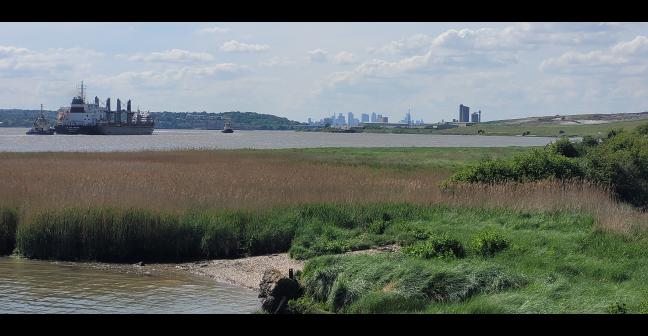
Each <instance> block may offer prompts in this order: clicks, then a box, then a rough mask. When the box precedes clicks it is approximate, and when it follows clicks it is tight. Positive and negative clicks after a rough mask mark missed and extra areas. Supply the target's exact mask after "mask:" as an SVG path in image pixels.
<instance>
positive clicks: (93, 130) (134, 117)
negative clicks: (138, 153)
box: [54, 82, 155, 135]
mask: <svg viewBox="0 0 648 336" xmlns="http://www.w3.org/2000/svg"><path fill="white" fill-rule="evenodd" d="M80 89H81V92H80V94H79V95H78V96H76V97H74V98H72V103H71V104H70V106H69V107H62V108H61V109H59V111H58V117H57V121H56V126H55V127H54V130H55V131H56V133H57V134H93V135H139V134H142V135H143V134H149V135H150V134H152V133H153V129H154V128H155V123H154V121H153V118H152V117H150V116H149V115H148V113H145V114H143V113H141V112H140V111H139V109H138V111H137V113H135V112H132V111H131V101H130V100H129V101H128V102H127V104H126V110H125V111H124V110H122V108H121V100H119V99H117V110H116V111H111V110H110V98H108V99H106V105H105V106H99V98H98V97H95V99H94V104H86V102H85V95H84V86H83V82H81V88H80ZM122 117H123V118H122Z"/></svg>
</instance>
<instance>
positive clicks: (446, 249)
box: [401, 235, 466, 259]
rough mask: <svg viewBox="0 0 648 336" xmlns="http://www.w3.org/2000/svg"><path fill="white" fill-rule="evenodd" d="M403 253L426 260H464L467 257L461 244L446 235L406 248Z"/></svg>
mask: <svg viewBox="0 0 648 336" xmlns="http://www.w3.org/2000/svg"><path fill="white" fill-rule="evenodd" d="M401 251H402V253H403V254H406V255H411V256H416V257H419V258H424V259H429V258H447V257H450V258H463V257H465V256H466V251H465V249H464V247H463V246H462V245H461V243H460V242H459V241H458V240H455V239H450V238H448V237H447V236H445V235H444V236H440V237H435V238H432V239H429V240H426V241H423V242H418V243H415V244H413V245H410V246H406V247H404V248H403V249H402V250H401Z"/></svg>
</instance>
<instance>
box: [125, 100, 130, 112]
mask: <svg viewBox="0 0 648 336" xmlns="http://www.w3.org/2000/svg"><path fill="white" fill-rule="evenodd" d="M130 111H131V101H130V99H129V100H128V102H126V112H128V113H130Z"/></svg>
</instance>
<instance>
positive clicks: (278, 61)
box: [259, 56, 295, 67]
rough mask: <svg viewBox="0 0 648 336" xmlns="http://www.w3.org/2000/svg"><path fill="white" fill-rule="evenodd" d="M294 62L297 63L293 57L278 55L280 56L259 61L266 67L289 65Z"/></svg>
mask: <svg viewBox="0 0 648 336" xmlns="http://www.w3.org/2000/svg"><path fill="white" fill-rule="evenodd" d="M293 64H295V62H294V61H292V60H291V59H289V58H286V57H278V56H275V57H273V58H271V59H269V60H267V61H263V62H260V63H259V65H261V66H266V67H274V66H288V65H293Z"/></svg>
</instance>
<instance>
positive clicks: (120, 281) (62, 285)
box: [0, 257, 261, 314]
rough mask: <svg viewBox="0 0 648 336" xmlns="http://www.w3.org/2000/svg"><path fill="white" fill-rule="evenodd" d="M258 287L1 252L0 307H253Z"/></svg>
mask: <svg viewBox="0 0 648 336" xmlns="http://www.w3.org/2000/svg"><path fill="white" fill-rule="evenodd" d="M260 307H261V305H260V301H259V299H258V298H257V293H256V292H254V291H252V290H249V289H246V288H242V287H237V286H232V285H228V284H222V283H217V282H215V281H213V280H210V279H207V278H200V277H197V276H193V275H189V274H184V273H181V272H180V271H178V272H165V273H163V274H162V275H145V274H132V273H125V272H119V271H115V270H101V269H94V268H91V267H89V266H83V265H79V264H75V263H67V262H48V261H37V260H26V259H19V258H13V257H0V313H1V314H7V313H82V314H84V313H95V314H96V313H119V314H121V313H147V314H156V313H193V314H196V313H212V314H214V313H253V312H255V311H256V310H258V309H260Z"/></svg>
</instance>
